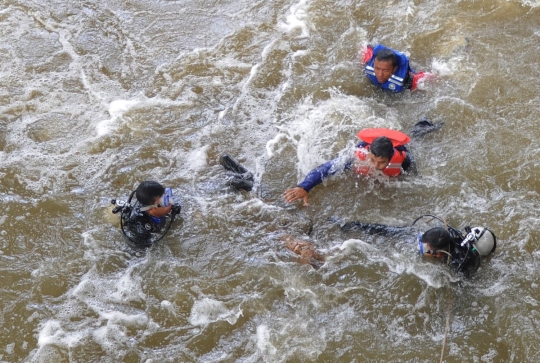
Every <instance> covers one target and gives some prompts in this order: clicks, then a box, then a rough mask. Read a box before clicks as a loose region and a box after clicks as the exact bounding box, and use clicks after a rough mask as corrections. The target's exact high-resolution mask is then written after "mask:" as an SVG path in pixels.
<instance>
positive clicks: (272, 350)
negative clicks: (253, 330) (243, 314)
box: [257, 325, 277, 362]
mask: <svg viewBox="0 0 540 363" xmlns="http://www.w3.org/2000/svg"><path fill="white" fill-rule="evenodd" d="M257 350H258V351H259V352H260V354H261V355H262V356H263V357H264V360H265V361H267V362H268V361H272V360H273V359H275V356H276V353H277V349H276V347H275V346H274V345H273V344H272V342H271V340H270V329H269V328H268V326H266V325H258V326H257Z"/></svg>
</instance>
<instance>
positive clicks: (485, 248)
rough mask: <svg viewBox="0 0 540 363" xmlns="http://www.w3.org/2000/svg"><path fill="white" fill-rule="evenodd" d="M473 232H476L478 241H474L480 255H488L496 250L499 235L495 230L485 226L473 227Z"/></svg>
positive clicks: (475, 235)
mask: <svg viewBox="0 0 540 363" xmlns="http://www.w3.org/2000/svg"><path fill="white" fill-rule="evenodd" d="M471 233H473V234H474V237H475V239H476V241H474V242H473V246H474V248H475V249H476V250H477V251H478V253H479V254H480V256H487V255H489V254H490V253H491V252H493V251H495V247H497V237H496V236H495V234H494V233H493V232H491V231H490V230H489V229H487V228H484V227H472V228H471Z"/></svg>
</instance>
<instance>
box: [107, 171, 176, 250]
mask: <svg viewBox="0 0 540 363" xmlns="http://www.w3.org/2000/svg"><path fill="white" fill-rule="evenodd" d="M133 195H135V197H136V201H135V202H134V203H133V204H132V198H133ZM111 202H112V203H113V204H115V205H116V207H115V208H114V209H113V211H112V212H113V213H118V212H121V215H120V225H121V227H122V232H123V233H124V235H125V236H126V237H127V238H128V240H129V241H130V242H131V243H132V244H133V247H139V248H146V247H150V246H152V245H153V244H154V243H156V242H157V241H159V240H160V239H162V238H163V237H164V236H165V234H166V233H167V232H168V231H169V229H170V228H171V225H172V223H173V222H174V219H175V217H176V215H178V214H179V213H180V210H181V206H180V204H175V203H174V200H173V195H172V190H171V188H164V187H163V186H162V185H161V184H159V183H158V182H155V181H144V182H142V183H141V184H139V186H138V187H137V189H136V190H134V191H133V192H131V195H130V196H129V199H128V201H127V202H126V203H123V204H119V203H117V202H116V200H112V201H111Z"/></svg>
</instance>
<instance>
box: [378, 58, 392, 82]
mask: <svg viewBox="0 0 540 363" xmlns="http://www.w3.org/2000/svg"><path fill="white" fill-rule="evenodd" d="M397 68H398V67H397V66H395V67H394V66H393V64H392V61H390V60H387V61H379V60H377V58H375V61H374V62H373V70H374V71H375V78H377V82H379V83H384V82H386V81H388V80H389V79H390V77H391V76H392V74H394V72H395V71H397Z"/></svg>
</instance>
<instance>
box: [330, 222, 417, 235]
mask: <svg viewBox="0 0 540 363" xmlns="http://www.w3.org/2000/svg"><path fill="white" fill-rule="evenodd" d="M341 230H342V231H343V232H350V231H363V232H365V233H367V234H376V235H379V236H397V235H400V234H403V233H411V232H412V231H413V229H412V227H411V226H404V227H397V226H387V225H384V224H377V223H363V222H358V221H355V222H347V223H345V224H344V225H342V226H341Z"/></svg>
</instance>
